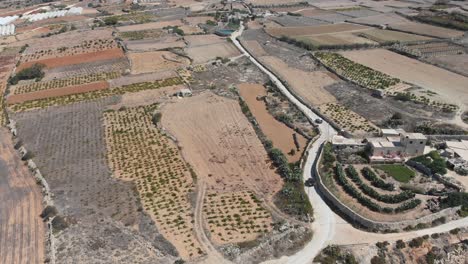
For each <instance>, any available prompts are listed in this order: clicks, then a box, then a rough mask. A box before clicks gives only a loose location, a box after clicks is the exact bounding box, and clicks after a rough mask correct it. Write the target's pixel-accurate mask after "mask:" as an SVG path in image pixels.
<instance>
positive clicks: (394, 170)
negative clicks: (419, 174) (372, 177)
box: [373, 164, 416, 183]
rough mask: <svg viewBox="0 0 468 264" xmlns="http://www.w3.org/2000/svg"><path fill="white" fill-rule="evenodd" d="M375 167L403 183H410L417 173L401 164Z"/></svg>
mask: <svg viewBox="0 0 468 264" xmlns="http://www.w3.org/2000/svg"><path fill="white" fill-rule="evenodd" d="M373 168H374V169H377V170H381V171H383V172H385V173H386V174H387V175H388V176H391V177H392V178H394V179H395V180H397V181H399V182H403V183H408V182H409V181H410V180H411V179H412V178H414V176H415V174H416V173H415V172H414V171H413V170H411V169H410V168H408V167H406V166H404V165H399V164H390V165H378V166H374V167H373Z"/></svg>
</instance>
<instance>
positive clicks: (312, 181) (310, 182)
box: [304, 178, 315, 187]
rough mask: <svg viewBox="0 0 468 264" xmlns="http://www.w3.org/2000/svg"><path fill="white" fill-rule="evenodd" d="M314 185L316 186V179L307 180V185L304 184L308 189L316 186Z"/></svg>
mask: <svg viewBox="0 0 468 264" xmlns="http://www.w3.org/2000/svg"><path fill="white" fill-rule="evenodd" d="M314 184H315V180H314V178H309V179H307V180H306V181H305V183H304V185H305V186H306V187H312V186H314Z"/></svg>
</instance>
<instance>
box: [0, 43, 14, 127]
mask: <svg viewBox="0 0 468 264" xmlns="http://www.w3.org/2000/svg"><path fill="white" fill-rule="evenodd" d="M14 52H15V51H14ZM0 63H1V66H0V127H1V126H4V125H6V122H7V120H6V115H5V110H4V101H5V100H4V98H3V96H4V95H5V89H6V88H7V81H8V78H9V77H10V73H11V71H13V68H14V67H15V63H16V54H8V53H2V54H0Z"/></svg>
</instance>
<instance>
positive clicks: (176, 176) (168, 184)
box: [104, 105, 203, 259]
mask: <svg viewBox="0 0 468 264" xmlns="http://www.w3.org/2000/svg"><path fill="white" fill-rule="evenodd" d="M156 111H157V105H149V106H143V107H134V108H127V109H123V110H119V111H112V110H108V111H105V113H104V127H105V136H106V144H107V160H108V163H109V167H110V168H111V170H112V171H113V172H114V176H115V177H116V178H119V179H123V180H127V181H128V180H129V181H133V182H134V183H135V184H136V188H137V190H138V193H139V196H140V199H141V201H142V203H143V209H144V210H145V212H147V213H148V214H149V215H150V216H151V218H152V219H153V220H154V221H155V222H156V224H157V226H158V230H160V232H161V233H162V234H163V235H164V236H165V237H166V238H167V239H168V240H170V242H171V243H173V244H174V245H175V246H176V248H177V250H178V251H179V253H180V254H181V256H182V257H183V258H184V259H188V258H192V257H198V256H200V255H201V254H203V252H202V250H201V248H200V246H199V243H198V241H197V239H196V238H195V235H194V230H193V223H194V217H193V210H192V206H191V204H190V201H189V194H190V193H192V192H193V190H194V180H195V179H194V178H193V176H192V175H191V173H190V170H189V167H188V165H187V164H186V163H185V161H184V160H183V158H182V156H181V154H180V152H179V150H178V148H177V146H176V145H175V144H174V143H173V142H172V141H171V140H170V139H169V138H168V137H166V136H165V135H164V134H162V133H161V132H160V131H159V129H158V128H157V127H156V125H155V124H154V121H153V118H154V116H155V115H156Z"/></svg>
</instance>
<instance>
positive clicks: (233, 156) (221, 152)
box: [162, 92, 282, 199]
mask: <svg viewBox="0 0 468 264" xmlns="http://www.w3.org/2000/svg"><path fill="white" fill-rule="evenodd" d="M187 109H190V111H187ZM162 125H163V126H164V127H165V128H166V129H168V130H169V131H170V133H171V134H172V135H174V136H175V137H176V138H177V140H178V142H179V144H180V146H181V147H182V153H183V154H184V157H185V158H186V160H187V161H188V162H189V163H190V164H191V165H192V166H193V168H194V170H195V172H196V174H197V176H198V177H200V178H201V179H203V181H205V182H206V183H207V184H208V189H207V190H208V191H245V190H251V191H254V192H255V193H256V194H257V195H260V197H262V198H267V199H270V198H272V196H273V195H274V194H275V193H276V192H277V191H278V190H279V189H280V188H281V186H282V180H281V178H280V176H279V175H278V174H276V173H275V172H274V170H273V169H272V168H271V167H270V166H271V164H270V163H269V158H268V155H267V153H266V151H265V149H264V148H263V145H262V143H261V142H260V140H259V139H258V138H257V135H256V134H255V131H254V130H253V128H252V126H251V125H250V123H249V121H248V120H247V118H246V117H245V116H244V114H243V113H242V111H241V109H240V106H239V103H238V102H237V101H235V100H230V99H227V98H223V97H219V96H216V95H214V94H212V93H208V92H207V93H203V94H200V95H197V96H193V97H191V98H187V99H183V100H180V101H179V102H176V103H172V104H168V105H166V106H164V108H163V117H162Z"/></svg>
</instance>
